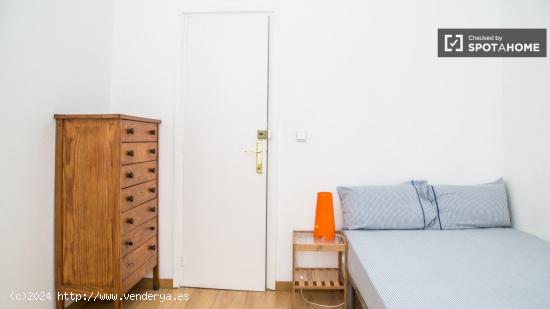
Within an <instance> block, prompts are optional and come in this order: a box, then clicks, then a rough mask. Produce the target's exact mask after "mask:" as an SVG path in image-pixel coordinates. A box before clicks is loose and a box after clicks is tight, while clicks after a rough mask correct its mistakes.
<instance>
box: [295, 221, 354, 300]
mask: <svg viewBox="0 0 550 309" xmlns="http://www.w3.org/2000/svg"><path fill="white" fill-rule="evenodd" d="M307 251H309V252H334V253H338V268H303V267H298V266H297V265H296V254H297V253H298V252H307ZM292 279H293V281H292V291H293V292H295V291H300V290H304V291H306V290H339V291H343V292H344V302H346V301H347V293H348V290H347V288H348V271H347V242H346V238H345V237H344V235H343V234H342V233H341V232H336V237H335V238H334V240H323V239H316V238H314V237H313V232H312V231H294V232H293V245H292ZM343 308H346V304H344V306H343Z"/></svg>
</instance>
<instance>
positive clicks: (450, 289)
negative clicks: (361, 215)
mask: <svg viewBox="0 0 550 309" xmlns="http://www.w3.org/2000/svg"><path fill="white" fill-rule="evenodd" d="M345 235H346V237H347V239H348V243H349V252H348V270H349V273H350V275H351V278H352V280H353V282H354V284H355V286H356V287H357V289H358V291H359V293H360V294H361V296H362V297H363V299H364V300H365V302H366V304H367V306H368V308H369V309H394V308H400V309H401V308H424V309H430V308H437V309H446V308H449V309H450V308H461V309H462V308H499V309H502V308H522V309H527V308H550V244H549V243H548V242H546V241H543V240H541V239H539V238H537V237H534V236H531V235H529V234H527V233H523V232H520V231H517V230H515V229H511V228H491V229H473V230H443V231H440V230H418V231H397V230H392V231H389V230H387V231H345Z"/></svg>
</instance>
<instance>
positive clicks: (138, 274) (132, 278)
mask: <svg viewBox="0 0 550 309" xmlns="http://www.w3.org/2000/svg"><path fill="white" fill-rule="evenodd" d="M157 265H158V255H155V256H153V257H152V258H150V259H149V260H148V261H147V262H145V264H143V265H142V266H141V267H140V268H138V269H137V270H136V271H134V272H133V273H132V274H130V275H129V276H128V277H126V279H124V280H122V293H126V292H128V291H129V290H130V289H131V288H132V287H133V286H134V285H136V283H138V282H139V281H140V280H141V278H143V277H145V276H146V275H147V273H148V272H150V271H151V270H152V269H153V267H155V266H157Z"/></svg>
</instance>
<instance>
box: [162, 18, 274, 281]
mask: <svg viewBox="0 0 550 309" xmlns="http://www.w3.org/2000/svg"><path fill="white" fill-rule="evenodd" d="M199 14H224V15H225V14H261V15H265V16H267V17H268V89H267V102H266V104H267V115H268V117H267V118H268V119H267V129H268V132H269V137H268V140H267V143H268V146H267V147H266V148H267V156H266V173H267V174H266V182H267V186H266V252H265V257H266V262H265V265H266V274H265V280H266V282H265V287H266V289H269V290H275V281H276V257H277V214H278V206H277V205H278V199H277V196H278V194H277V190H278V186H277V183H278V182H277V179H278V173H277V170H278V168H277V167H278V142H277V134H276V133H277V128H278V125H277V122H276V121H275V115H276V112H277V111H276V108H275V104H273V103H274V100H273V42H274V40H273V39H274V35H273V34H274V31H273V29H274V27H273V25H274V20H275V16H274V15H275V14H274V12H273V11H247V10H244V11H204V12H201V11H199V12H195V11H193V12H182V15H181V23H180V29H181V35H180V36H179V41H180V42H179V44H178V48H179V51H178V54H179V57H178V61H179V63H178V64H177V65H178V67H179V73H178V78H177V80H178V83H177V85H178V102H177V104H175V106H174V176H173V177H174V216H173V259H172V274H173V275H172V276H173V278H172V279H173V287H181V286H182V285H183V282H184V280H183V266H182V265H183V250H184V249H183V215H184V213H183V113H184V102H183V85H184V82H185V80H184V78H183V74H182V73H183V69H184V62H183V58H184V53H185V48H186V46H185V34H186V30H187V29H186V26H185V18H186V17H187V16H192V15H199Z"/></svg>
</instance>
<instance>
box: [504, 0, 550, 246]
mask: <svg viewBox="0 0 550 309" xmlns="http://www.w3.org/2000/svg"><path fill="white" fill-rule="evenodd" d="M502 16H503V22H504V23H505V24H506V25H508V26H510V27H537V28H550V2H548V1H543V0H529V1H523V2H521V4H520V3H517V2H514V1H506V3H505V5H504V7H503V10H502ZM503 103H504V132H505V135H504V137H505V143H504V152H503V153H504V158H505V165H504V166H505V169H504V176H505V179H506V181H507V185H508V192H509V196H510V202H511V209H512V221H513V224H514V226H515V227H517V228H519V229H521V230H524V231H526V232H529V233H533V234H535V235H537V236H539V237H541V238H544V239H546V240H549V241H550V225H549V224H548V218H550V205H549V203H548V201H550V190H548V188H549V187H550V177H549V175H550V62H549V61H548V58H536V59H525V58H524V59H506V61H504V90H503Z"/></svg>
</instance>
